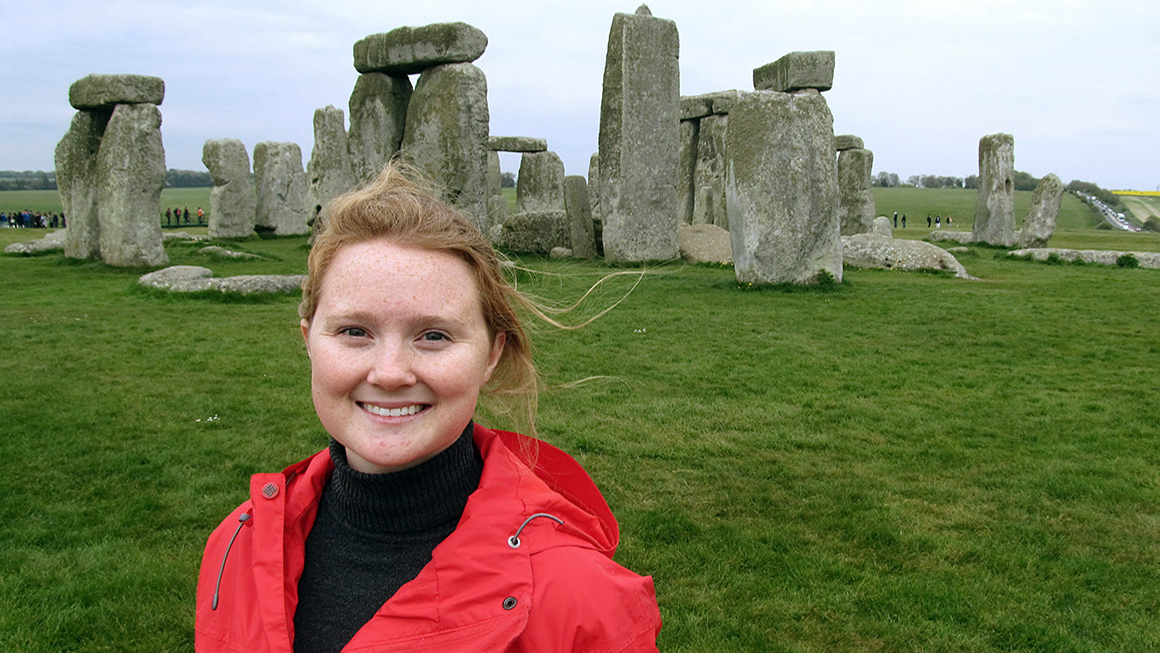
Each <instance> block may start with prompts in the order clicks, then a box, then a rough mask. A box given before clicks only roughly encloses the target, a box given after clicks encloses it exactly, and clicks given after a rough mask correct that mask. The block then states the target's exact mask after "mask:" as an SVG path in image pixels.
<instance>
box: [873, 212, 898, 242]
mask: <svg viewBox="0 0 1160 653" xmlns="http://www.w3.org/2000/svg"><path fill="white" fill-rule="evenodd" d="M870 233H872V234H878V235H879V236H886V237H887V238H893V237H894V228H893V227H891V226H890V218H888V217H886V216H884V215H880V216H878V217H877V218H874V224H873V226H871V227H870Z"/></svg>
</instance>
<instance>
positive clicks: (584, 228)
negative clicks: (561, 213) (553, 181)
mask: <svg viewBox="0 0 1160 653" xmlns="http://www.w3.org/2000/svg"><path fill="white" fill-rule="evenodd" d="M564 210H565V211H567V212H568V228H569V232H570V234H571V237H572V256H575V257H576V258H593V257H595V256H596V237H595V235H594V234H593V231H592V206H591V205H590V204H589V203H588V183H587V182H586V181H584V177H582V176H580V175H568V176H567V177H564Z"/></svg>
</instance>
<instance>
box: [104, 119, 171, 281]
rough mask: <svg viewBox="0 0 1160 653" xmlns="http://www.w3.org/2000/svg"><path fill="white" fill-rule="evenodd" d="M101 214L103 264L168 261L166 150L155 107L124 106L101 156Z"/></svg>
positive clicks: (111, 123)
mask: <svg viewBox="0 0 1160 653" xmlns="http://www.w3.org/2000/svg"><path fill="white" fill-rule="evenodd" d="M97 180H98V181H97V183H98V185H99V186H98V191H97V213H98V219H99V222H100V237H99V243H100V250H101V258H102V259H103V260H104V261H105V263H108V264H109V265H114V266H118V267H135V266H143V265H148V266H157V265H163V264H165V263H167V262H168V261H169V256H168V255H167V254H166V253H165V248H164V247H163V246H162V244H161V219H160V217H159V216H158V214H157V208H158V207H159V206H160V205H161V188H162V187H163V186H165V148H164V147H162V145H161V111H160V110H159V109H158V108H157V105H155V104H120V105H117V108H116V109H114V110H113V115H112V117H110V118H109V124H108V126H106V127H105V133H104V135H103V136H102V137H101V147H100V150H99V151H98V152H97Z"/></svg>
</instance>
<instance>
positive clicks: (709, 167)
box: [693, 115, 729, 229]
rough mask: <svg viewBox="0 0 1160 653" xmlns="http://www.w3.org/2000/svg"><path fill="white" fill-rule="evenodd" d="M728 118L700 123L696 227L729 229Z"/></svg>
mask: <svg viewBox="0 0 1160 653" xmlns="http://www.w3.org/2000/svg"><path fill="white" fill-rule="evenodd" d="M728 124H729V116H726V115H713V116H706V117H704V118H702V119H701V127H700V135H699V136H698V138H697V169H696V171H695V173H694V175H693V183H694V184H695V186H696V189H697V194H696V205H695V206H694V207H693V224H713V225H717V226H718V227H721V228H722V229H728V228H729V219H728V216H727V215H726V212H725V133H726V131H727V128H728Z"/></svg>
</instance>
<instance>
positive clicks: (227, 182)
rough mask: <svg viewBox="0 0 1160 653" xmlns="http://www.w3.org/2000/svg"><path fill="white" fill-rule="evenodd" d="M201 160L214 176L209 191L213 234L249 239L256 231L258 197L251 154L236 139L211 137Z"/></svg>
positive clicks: (210, 229)
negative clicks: (252, 170) (251, 168)
mask: <svg viewBox="0 0 1160 653" xmlns="http://www.w3.org/2000/svg"><path fill="white" fill-rule="evenodd" d="M201 162H202V163H203V164H205V167H206V169H208V170H209V174H210V176H212V177H213V190H212V191H210V194H209V237H210V238H245V237H246V236H249V235H250V234H251V233H253V232H254V216H255V211H256V204H257V197H256V196H255V193H254V181H253V179H252V178H251V177H250V157H249V155H248V154H246V146H245V145H243V144H242V142H241V141H239V140H238V139H236V138H221V139H217V140H208V141H206V142H205V145H204V146H202V149H201Z"/></svg>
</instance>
